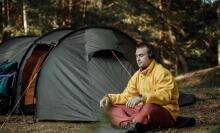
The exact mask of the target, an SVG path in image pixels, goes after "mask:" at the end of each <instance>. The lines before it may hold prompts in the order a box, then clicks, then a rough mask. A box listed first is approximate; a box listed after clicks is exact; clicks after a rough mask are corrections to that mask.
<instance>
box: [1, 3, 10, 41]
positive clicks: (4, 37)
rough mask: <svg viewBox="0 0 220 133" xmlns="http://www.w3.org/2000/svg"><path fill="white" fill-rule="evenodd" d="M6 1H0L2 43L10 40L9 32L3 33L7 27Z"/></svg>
mask: <svg viewBox="0 0 220 133" xmlns="http://www.w3.org/2000/svg"><path fill="white" fill-rule="evenodd" d="M7 10H8V7H7V0H3V1H2V30H3V32H2V42H4V41H6V40H8V39H9V38H10V33H9V31H5V30H4V28H5V27H7V25H8V19H7V18H8V17H7Z"/></svg>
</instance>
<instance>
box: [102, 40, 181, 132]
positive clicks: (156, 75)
mask: <svg viewBox="0 0 220 133" xmlns="http://www.w3.org/2000/svg"><path fill="white" fill-rule="evenodd" d="M154 56H155V55H154V53H153V51H152V49H151V48H150V47H149V45H147V44H144V43H141V44H139V45H137V48H136V61H137V64H138V66H139V70H138V71H137V72H136V73H135V74H134V75H133V76H132V77H131V79H130V80H129V82H128V85H127V87H126V88H125V90H124V91H123V92H122V93H120V94H107V95H106V96H104V97H103V98H102V99H101V100H100V107H101V108H104V109H105V111H106V113H107V114H108V115H109V116H110V118H111V121H112V123H113V124H114V125H115V126H117V127H120V128H125V129H129V130H133V131H136V132H138V131H142V132H144V131H146V130H147V129H148V128H149V127H151V128H152V127H153V128H159V129H167V128H170V127H172V126H173V125H174V123H175V121H176V118H177V116H178V115H179V104H178V99H179V91H178V87H177V85H176V82H175V79H174V77H173V76H172V74H171V73H170V72H169V71H168V70H167V69H166V68H164V67H163V66H162V65H160V64H158V63H157V62H156V61H155V59H154Z"/></svg>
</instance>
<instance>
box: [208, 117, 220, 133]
mask: <svg viewBox="0 0 220 133" xmlns="http://www.w3.org/2000/svg"><path fill="white" fill-rule="evenodd" d="M219 131H220V119H219V120H218V122H217V124H216V125H215V126H213V127H212V128H211V129H210V130H209V132H210V133H219Z"/></svg>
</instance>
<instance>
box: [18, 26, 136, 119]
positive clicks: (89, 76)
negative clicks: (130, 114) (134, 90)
mask: <svg viewBox="0 0 220 133" xmlns="http://www.w3.org/2000/svg"><path fill="white" fill-rule="evenodd" d="M63 31H64V30H56V31H55V32H51V33H48V34H46V35H45V36H42V37H41V38H39V39H38V40H36V41H35V42H34V44H33V45H32V47H31V48H30V49H29V50H28V51H27V53H26V56H25V57H24V58H23V63H22V65H21V66H20V71H19V73H20V75H19V78H18V91H17V92H18V93H19V94H20V95H21V94H22V93H23V92H24V91H25V90H24V89H25V88H28V90H32V91H29V92H28V91H27V92H26V94H25V96H24V98H23V99H22V101H21V107H22V105H35V104H36V108H35V110H36V113H35V115H36V119H37V120H66V121H97V120H98V119H99V116H100V114H101V110H100V108H99V105H98V104H99V100H100V99H101V97H102V96H103V95H105V94H106V93H116V92H121V91H122V90H123V89H124V87H125V86H126V84H127V81H128V80H129V78H130V76H129V74H128V73H127V72H126V71H125V70H124V68H123V67H122V66H121V64H120V63H119V62H118V60H117V59H116V58H115V57H114V56H113V54H112V52H114V53H115V54H116V55H117V57H118V58H120V61H121V62H122V64H123V65H124V66H125V67H126V68H127V69H128V71H129V72H130V73H131V74H133V72H134V70H135V69H136V68H137V66H136V61H135V56H134V53H135V46H136V42H135V41H134V40H133V39H132V38H130V37H129V36H128V35H126V34H125V33H123V32H121V31H119V30H117V29H114V28H108V27H86V28H81V29H79V30H65V31H68V32H65V33H63V34H61V32H63ZM58 33H59V35H57V34H58ZM39 70H40V71H39ZM38 71H39V73H38V75H37V80H35V81H34V82H32V81H31V79H33V78H34V76H35V75H34V74H35V73H36V72H38ZM30 82H31V83H30ZM21 88H22V89H23V90H22V89H21ZM34 90H35V92H36V99H35V98H33V96H34Z"/></svg>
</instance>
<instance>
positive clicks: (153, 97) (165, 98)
mask: <svg viewBox="0 0 220 133" xmlns="http://www.w3.org/2000/svg"><path fill="white" fill-rule="evenodd" d="M154 89H155V91H154V92H153V93H151V94H148V95H147V97H146V98H145V99H146V103H155V104H158V105H162V106H164V105H167V104H178V98H179V93H178V88H177V86H176V83H175V80H174V78H173V76H172V74H171V73H170V72H168V71H164V72H161V73H159V74H158V75H157V76H156V85H155V88H154Z"/></svg>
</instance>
